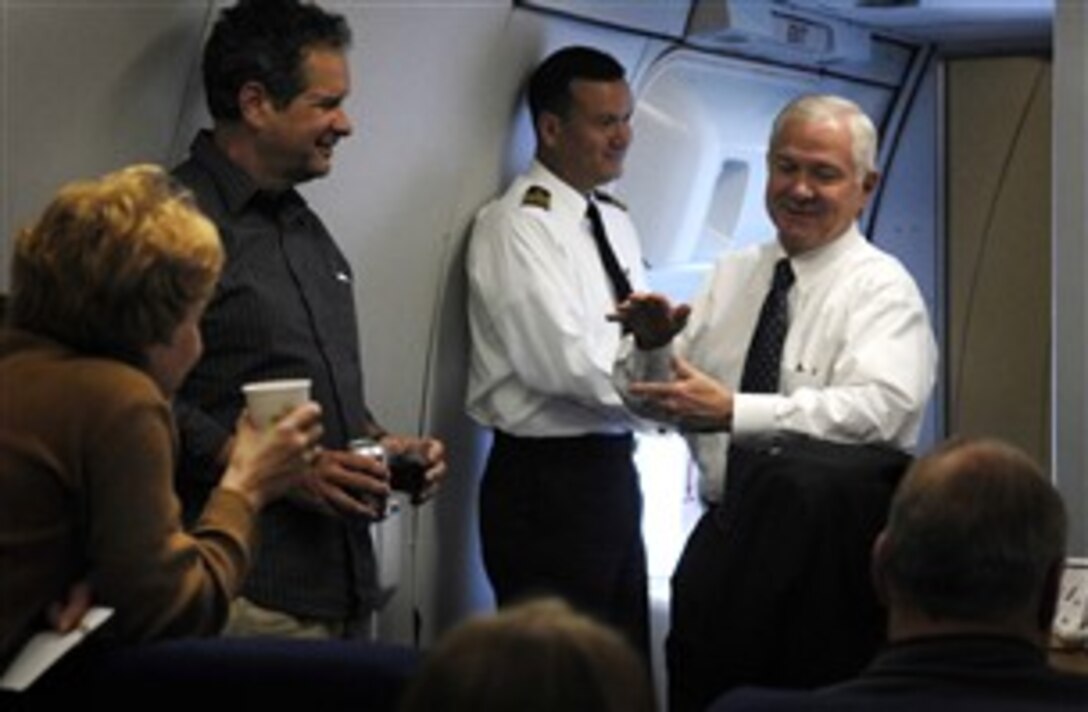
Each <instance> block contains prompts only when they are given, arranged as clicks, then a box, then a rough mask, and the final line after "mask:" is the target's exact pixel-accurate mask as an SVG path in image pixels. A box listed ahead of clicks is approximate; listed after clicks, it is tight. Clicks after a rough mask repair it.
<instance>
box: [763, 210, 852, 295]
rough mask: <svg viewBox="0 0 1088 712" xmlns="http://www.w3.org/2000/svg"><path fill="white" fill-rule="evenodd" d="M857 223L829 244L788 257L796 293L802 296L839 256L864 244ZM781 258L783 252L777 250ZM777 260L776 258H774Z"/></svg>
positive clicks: (783, 254)
mask: <svg viewBox="0 0 1088 712" xmlns="http://www.w3.org/2000/svg"><path fill="white" fill-rule="evenodd" d="M864 241H865V238H864V237H862V234H861V232H860V231H859V230H858V225H857V223H856V222H855V223H851V224H850V227H848V228H847V229H846V232H844V233H843V234H841V235H839V236H838V237H836V238H835V239H834V240H832V241H831V242H829V243H827V244H826V245H824V246H822V247H818V248H816V249H814V250H809V251H807V252H802V253H801V254H799V255H794V256H792V257H790V266H791V267H793V274H794V278H795V282H794V286H795V287H796V293H801V294H803V293H804V292H805V291H807V289H808V287H809V286H810V285H811V284H812V283H813V282H814V281H815V280H816V279H817V278H818V276H819V275H820V274H822V273H824V272H825V271H826V269H827V267H828V266H829V265H831V264H833V263H834V262H835V261H836V260H838V259H839V257H840V256H842V255H844V254H846V253H847V252H849V251H850V250H851V249H853V248H854V246H856V245H857V244H858V243H859V242H864ZM779 251H780V252H782V256H785V252H784V251H782V250H781V248H779ZM776 259H777V258H776Z"/></svg>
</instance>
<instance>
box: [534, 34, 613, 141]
mask: <svg viewBox="0 0 1088 712" xmlns="http://www.w3.org/2000/svg"><path fill="white" fill-rule="evenodd" d="M624 74H625V73H624V69H623V65H622V64H620V63H619V62H617V61H616V59H615V58H613V57H612V56H611V55H609V54H605V53H604V52H601V51H600V50H597V49H593V48H592V47H582V46H577V45H575V46H571V47H564V48H563V49H561V50H558V51H556V52H554V53H553V54H551V55H549V56H548V58H547V59H545V60H544V61H543V62H541V63H540V66H538V67H537V68H536V70H535V71H534V72H533V74H532V76H531V77H529V88H528V101H529V113H530V115H531V116H532V118H533V123H534V124H535V123H536V120H537V118H539V116H540V114H541V113H543V112H548V113H551V114H556V115H557V116H561V117H566V115H567V111H568V110H569V109H570V105H571V93H570V85H571V82H573V81H574V80H576V79H583V80H588V81H599V82H614V81H620V80H621V79H623V78H624Z"/></svg>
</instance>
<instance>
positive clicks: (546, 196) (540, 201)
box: [521, 185, 552, 210]
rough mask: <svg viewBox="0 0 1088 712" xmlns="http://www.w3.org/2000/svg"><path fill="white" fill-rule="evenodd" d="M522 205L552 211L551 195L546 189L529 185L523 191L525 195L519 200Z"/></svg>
mask: <svg viewBox="0 0 1088 712" xmlns="http://www.w3.org/2000/svg"><path fill="white" fill-rule="evenodd" d="M521 204H522V205H532V206H534V207H537V208H543V209H544V210H551V209H552V194H551V193H550V192H548V189H547V188H542V187H541V186H539V185H531V186H529V188H528V189H527V190H526V191H525V195H524V196H523V197H522V199H521Z"/></svg>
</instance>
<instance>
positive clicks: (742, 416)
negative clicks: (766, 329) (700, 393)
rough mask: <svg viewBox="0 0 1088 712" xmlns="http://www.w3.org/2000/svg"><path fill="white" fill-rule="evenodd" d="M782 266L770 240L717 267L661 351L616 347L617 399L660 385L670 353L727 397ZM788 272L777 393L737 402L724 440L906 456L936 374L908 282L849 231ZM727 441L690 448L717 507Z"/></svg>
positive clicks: (696, 441)
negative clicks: (860, 447)
mask: <svg viewBox="0 0 1088 712" xmlns="http://www.w3.org/2000/svg"><path fill="white" fill-rule="evenodd" d="M784 256H785V253H784V252H783V250H782V248H781V246H780V245H779V244H778V243H777V241H774V242H770V243H765V244H762V245H757V246H755V247H751V248H748V249H745V250H742V251H737V252H733V253H729V254H726V255H725V256H723V257H722V258H721V259H720V260H719V261H718V263H717V264H716V265H715V268H714V271H713V273H712V274H711V276H710V278H709V281H708V283H707V285H706V286H705V287H704V289H703V291H702V292H701V294H700V295H699V297H698V298H697V299H696V300H695V301H694V303H693V304H692V313H691V318H690V320H689V322H688V325H687V327H686V328H685V329H684V331H682V332H681V333H680V334H679V335H678V336H677V338H676V339H674V340H673V342H672V343H671V344H670V345H668V346H665V347H663V348H661V349H656V350H653V351H642V350H640V349H637V348H635V347H634V342H633V339H631V338H630V337H629V338H627V339H625V340H624V344H623V346H622V348H621V350H620V352H619V356H618V360H617V363H616V369H615V374H614V375H615V382H616V385H617V388H619V389H620V390H621V391H624V392H625V391H626V385H627V383H629V382H632V381H636V380H665V379H667V378H669V374H670V368H669V358H670V356H671V355H672V354H673V353H678V354H680V355H682V356H684V357H685V358H687V359H688V360H689V361H691V362H692V363H693V364H694V365H695V367H696V368H698V369H699V370H701V371H704V372H706V373H708V374H709V375H710V376H712V377H714V378H715V379H717V380H719V381H721V382H722V383H724V384H725V385H726V386H728V387H729V388H731V389H732V388H736V387H737V386H738V384H739V383H740V379H741V372H742V370H743V368H744V357H745V354H746V352H747V349H748V342H749V341H750V339H751V335H752V332H753V331H754V330H755V325H756V321H757V320H758V318H759V311H760V308H761V307H762V304H763V299H764V297H765V296H766V294H767V290H768V289H769V287H770V283H771V278H772V274H773V272H774V264H775V262H776V261H777V260H778V259H779V258H781V257H784ZM791 264H792V267H793V271H794V273H795V275H796V281H795V283H794V285H793V288H792V289H791V290H790V293H789V313H790V317H789V331H788V332H787V334H786V342H785V344H784V345H783V348H782V372H781V378H780V384H779V392H778V393H770V394H754V393H737V394H735V398H734V405H733V428H732V437H735V438H738V440H739V439H741V438H759V437H764V436H773V435H775V434H778V433H783V432H791V433H800V434H804V435H810V436H813V437H818V438H822V439H826V440H832V441H836V442H843V443H885V444H890V445H894V446H896V447H899V448H901V449H903V450H909V449H911V448H912V447H913V446H914V444H915V443H916V442H917V439H918V431H919V429H920V428H921V423H922V417H923V414H924V409H925V405H926V402H927V400H928V399H929V396H930V393H931V391H932V389H933V384H934V380H935V378H936V368H937V347H936V343H935V341H934V338H933V331H932V328H931V326H930V323H929V317H928V315H927V313H926V308H925V304H924V302H923V300H922V296H921V294H920V293H919V291H918V288H917V285H916V284H915V283H914V280H913V279H912V278H911V276H910V274H909V273H908V272H907V271H906V269H905V268H904V267H903V266H902V264H900V262H899V261H898V260H897V259H895V258H894V257H892V256H891V255H888V254H887V253H885V252H882V251H881V250H879V249H877V248H876V247H874V246H873V245H872V244H870V243H869V242H868V241H867V240H866V239H865V238H864V237H863V236H862V235H861V234H860V233H859V232H858V230H857V226H856V225H854V226H851V228H850V229H849V230H848V231H847V232H846V233H844V234H843V235H842V236H840V237H839V238H836V239H835V240H834V241H833V242H831V243H830V244H828V245H826V246H825V247H822V248H819V249H817V250H812V251H810V252H807V253H805V254H802V255H798V256H796V257H793V258H792V259H791ZM628 400H629V402H630V405H631V407H632V408H633V409H635V410H638V411H641V412H643V413H645V414H647V415H652V414H651V413H649V412H648V411H647V410H646V408H645V405H644V404H641V405H640V404H639V403H638V402H637V401H635V400H633V399H630V398H628ZM729 437H730V435H729V434H724V433H715V434H709V435H705V434H704V435H689V437H688V441H689V444H690V445H691V447H692V450H693V453H694V455H695V458H696V460H697V461H698V463H699V466H700V470H701V472H702V477H701V478H700V483H699V485H700V493H701V494H702V496H703V497H704V498H706V499H707V500H709V501H718V500H720V498H721V493H722V491H723V489H724V475H725V467H726V463H725V459H726V451H727V449H728V445H729Z"/></svg>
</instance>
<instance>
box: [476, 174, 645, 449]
mask: <svg viewBox="0 0 1088 712" xmlns="http://www.w3.org/2000/svg"><path fill="white" fill-rule="evenodd" d="M530 189H533V191H532V195H530V197H529V198H527V197H526V196H527V195H529V193H530ZM540 189H543V191H541V190H540ZM596 202H597V206H598V208H599V210H600V213H601V217H602V220H603V222H604V225H605V230H606V232H607V233H608V237H609V242H610V243H611V245H612V249H613V251H614V252H615V253H616V258H617V260H618V261H619V264H620V267H621V268H622V269H623V270H624V271H625V272H626V274H627V277H628V279H629V280H630V282H631V285H632V287H633V288H634V289H636V290H642V289H645V284H646V279H645V272H644V268H643V265H642V257H641V251H640V249H639V243H638V237H637V235H636V233H635V229H634V226H633V225H632V223H631V220H630V218H629V217H628V215H627V213H626V211H625V210H624V209H623V208H622V207H620V206H619V205H618V204H616V203H614V202H611V201H606V200H597V201H596ZM586 206H587V196H585V195H583V194H581V193H579V192H578V191H576V190H575V189H574V188H572V187H571V186H569V185H568V184H566V183H564V182H563V181H562V180H560V179H559V178H558V177H557V176H556V175H554V174H553V173H552V172H551V171H549V170H548V169H547V168H545V167H544V166H543V165H542V164H540V163H539V162H536V161H534V163H533V165H532V167H531V168H530V170H529V172H528V173H527V174H525V175H522V176H520V177H518V178H517V179H516V180H514V182H513V183H512V184H511V186H510V188H509V189H507V191H506V193H504V194H503V195H502V197H500V198H498V199H496V200H494V201H492V202H491V203H489V204H487V205H486V206H484V207H483V208H482V209H481V210H480V212H479V213H478V214H477V216H476V222H475V224H474V226H473V230H472V237H471V238H470V242H469V246H468V255H467V262H466V269H467V272H468V285H469V302H468V316H469V328H470V331H471V336H472V354H471V361H470V371H469V383H468V393H467V398H466V407H467V410H468V413H469V415H471V416H472V417H473V418H474V419H476V420H477V421H478V422H480V423H481V424H483V425H488V426H491V427H495V428H498V429H500V430H503V431H505V432H507V433H510V434H513V435H520V436H535V437H541V436H572V435H585V434H590V433H622V432H628V431H630V430H632V428H633V427H634V426H635V424H636V419H635V418H634V417H633V416H631V414H630V413H629V412H628V411H627V409H626V408H625V406H624V404H623V402H622V400H621V399H620V397H619V395H618V394H617V393H616V390H615V388H614V387H613V385H612V380H611V373H612V364H613V362H614V360H615V355H616V350H617V348H618V347H619V342H620V327H619V326H618V325H617V324H615V323H613V322H609V321H607V320H606V318H605V317H606V316H607V315H608V314H610V313H612V312H613V311H614V310H615V299H614V297H613V295H612V288H611V284H610V282H609V280H608V276H607V274H606V273H605V269H604V266H603V265H602V263H601V258H600V255H599V254H598V253H597V247H596V244H595V243H594V240H593V235H592V233H591V231H590V230H591V228H590V225H589V220H588V219H587V218H586V216H585V212H586Z"/></svg>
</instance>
